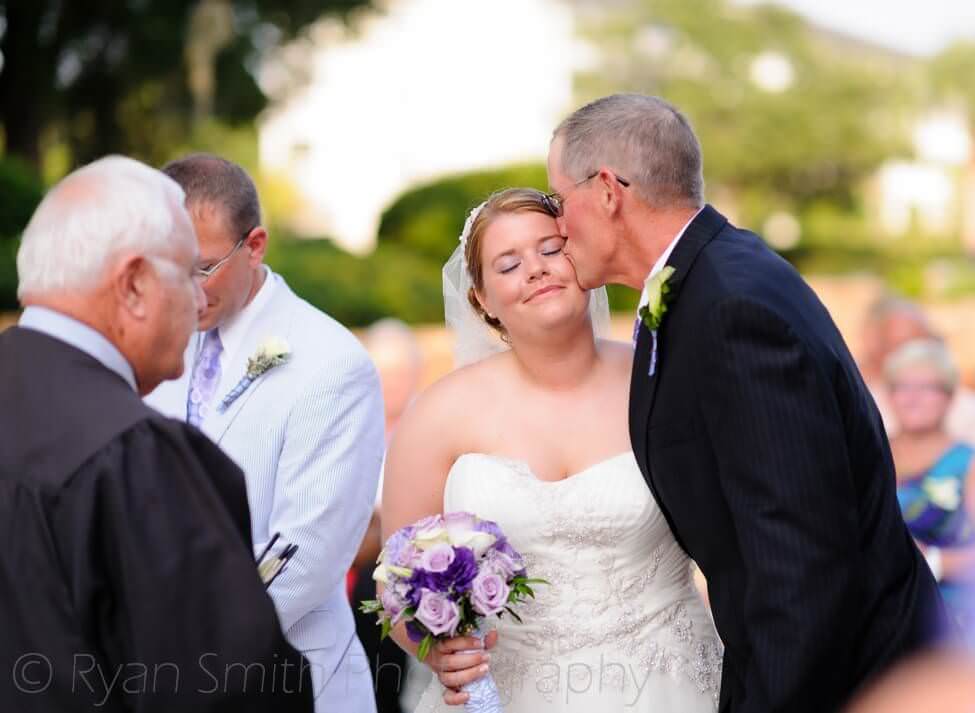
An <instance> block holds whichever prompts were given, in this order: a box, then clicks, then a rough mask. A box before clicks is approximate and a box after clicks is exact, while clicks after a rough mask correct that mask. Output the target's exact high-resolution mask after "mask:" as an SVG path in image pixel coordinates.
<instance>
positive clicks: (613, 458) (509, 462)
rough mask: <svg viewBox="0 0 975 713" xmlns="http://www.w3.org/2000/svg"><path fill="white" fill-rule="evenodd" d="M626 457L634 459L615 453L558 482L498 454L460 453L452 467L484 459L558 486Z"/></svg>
mask: <svg viewBox="0 0 975 713" xmlns="http://www.w3.org/2000/svg"><path fill="white" fill-rule="evenodd" d="M627 456H629V457H630V458H633V457H634V456H633V451H630V450H626V451H622V452H620V453H617V454H616V455H613V456H609V457H608V458H603V459H602V460H600V461H597V462H595V463H593V464H592V465H588V466H586V467H585V468H583V469H582V470H579V471H576V472H575V473H572V474H570V475H567V476H566V477H564V478H559V479H558V480H548V479H546V478H539V477H538V475H537V474H536V473H535V471H534V470H532V467H531V464H529V463H528V461H526V460H523V459H521V458H512V457H510V456H505V455H500V454H498V453H482V452H479V451H471V452H469V453H462V454H461V455H459V456H457V459H456V460H455V461H454V466H456V465H457V464H458V463H460V461H461V460H462V459H464V458H486V459H488V460H493V461H495V462H498V463H501V464H502V465H507V466H511V467H514V468H516V469H517V470H519V471H521V472H523V473H525V474H526V475H529V476H531V478H532V479H533V480H535V481H537V482H539V483H542V484H544V485H558V484H560V483H566V482H568V481H570V480H575V479H576V478H579V477H581V476H584V475H588V474H591V473H592V472H593V471H595V470H597V469H599V468H600V467H602V466H604V465H609V464H610V463H615V462H616V461H618V460H621V459H622V458H625V457H627ZM454 466H451V472H453V470H454ZM449 477H450V476H449V475H448V479H449Z"/></svg>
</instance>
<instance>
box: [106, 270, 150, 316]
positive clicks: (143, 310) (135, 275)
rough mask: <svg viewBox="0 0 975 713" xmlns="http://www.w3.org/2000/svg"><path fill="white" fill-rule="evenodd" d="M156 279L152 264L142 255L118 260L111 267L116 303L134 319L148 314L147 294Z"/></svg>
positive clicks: (112, 286)
mask: <svg viewBox="0 0 975 713" xmlns="http://www.w3.org/2000/svg"><path fill="white" fill-rule="evenodd" d="M157 279H158V276H157V275H156V274H155V270H154V268H153V266H152V264H151V263H150V262H149V260H147V259H146V258H145V257H144V256H142V255H132V256H129V257H125V258H123V259H121V260H119V261H118V262H117V263H116V264H115V266H114V267H113V268H112V273H111V288H112V291H113V292H114V294H115V298H116V301H117V304H118V305H119V307H120V308H121V309H124V310H126V311H127V312H128V313H129V314H131V315H132V316H133V317H134V318H136V319H145V318H146V317H147V316H148V304H149V299H148V295H149V292H150V290H152V289H153V283H154V281H155V280H157Z"/></svg>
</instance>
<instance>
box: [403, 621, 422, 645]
mask: <svg viewBox="0 0 975 713" xmlns="http://www.w3.org/2000/svg"><path fill="white" fill-rule="evenodd" d="M406 635H407V636H408V637H410V641H412V642H413V643H414V644H419V643H420V642H421V641H423V637H425V636H426V635H427V634H426V632H425V631H424V630H423V629H421V628H420V625H419V624H417V623H416V622H415V621H413V620H412V619H410V620H409V621H408V622H406Z"/></svg>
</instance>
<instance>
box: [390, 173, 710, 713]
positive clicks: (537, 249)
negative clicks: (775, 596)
mask: <svg viewBox="0 0 975 713" xmlns="http://www.w3.org/2000/svg"><path fill="white" fill-rule="evenodd" d="M564 245H565V239H564V238H563V237H562V236H561V235H560V234H559V230H558V227H557V225H556V221H555V217H554V211H553V210H552V206H551V204H550V203H549V201H548V200H547V198H546V196H545V195H544V194H542V193H540V192H538V191H535V190H531V189H523V188H516V189H509V190H506V191H502V192H500V193H496V194H494V195H493V196H491V197H490V198H489V199H488V200H487V201H486V202H485V203H484V204H482V206H481V207H480V208H479V209H476V210H475V211H474V212H473V213H472V214H471V217H470V218H468V221H467V224H466V225H465V227H464V233H463V234H462V235H461V245H460V247H459V248H458V249H457V252H456V253H455V255H454V257H453V258H451V261H450V262H448V264H447V266H446V267H445V270H444V276H445V297H446V299H447V317H448V323H449V324H450V325H451V326H452V327H453V328H454V329H455V331H457V332H458V335H457V336H458V354H457V357H458V362H459V364H461V368H459V369H457V370H456V371H454V372H453V373H451V374H450V375H448V376H446V377H445V378H443V379H442V380H441V381H439V382H438V383H436V384H435V385H433V386H432V387H430V388H429V389H428V390H427V391H426V392H425V393H424V394H423V396H422V397H421V398H420V399H419V400H418V401H417V402H416V403H415V404H414V405H413V407H412V409H411V410H410V411H409V412H408V413H407V415H406V416H405V417H404V418H403V419H402V421H401V422H400V425H399V427H398V429H397V432H396V436H395V438H394V441H393V443H392V444H391V446H390V450H389V453H388V458H387V462H386V471H385V485H384V490H383V503H382V523H383V530H384V536H388V535H389V534H391V533H392V532H394V531H395V530H397V529H399V528H400V527H402V526H404V525H408V524H410V523H412V522H415V521H417V520H419V519H420V518H422V517H424V516H426V515H430V514H432V513H438V512H450V511H456V510H466V511H471V512H474V513H476V514H477V515H479V516H480V517H484V518H487V519H490V520H494V521H496V522H497V523H498V524H499V525H500V526H501V528H502V529H503V530H504V532H505V534H506V535H507V536H508V538H509V540H510V541H511V543H512V545H513V546H514V547H515V548H516V549H517V550H518V551H519V552H521V553H522V555H524V557H525V563H526V566H527V569H528V574H529V576H530V577H540V578H543V579H546V580H547V581H548V582H549V583H550V585H549V586H545V585H538V586H537V587H536V595H537V599H536V600H534V601H532V602H530V603H529V604H528V605H526V606H522V607H521V608H520V610H519V614H521V617H522V619H523V621H524V623H522V624H519V623H517V622H515V621H513V620H512V619H511V618H508V617H505V618H504V619H502V620H497V619H492V620H491V621H490V622H489V626H492V627H495V628H496V633H495V632H492V633H490V634H488V636H487V637H486V639H485V644H484V645H483V646H482V645H481V644H480V642H478V641H477V640H476V639H472V638H456V639H451V640H449V641H446V642H443V643H441V644H438V645H437V646H435V647H434V648H433V649H432V650H431V653H430V655H429V656H428V658H427V659H426V663H427V665H429V666H430V668H431V669H432V670H433V671H434V673H435V674H436V675H437V677H439V680H438V679H437V678H434V679H433V681H432V682H431V684H430V686H429V688H428V689H427V690H426V691H425V692H424V694H423V696H422V698H421V700H420V704H419V707H418V709H417V713H433V712H441V711H449V710H457V709H452V708H450V707H449V706H448V704H452V705H458V704H462V703H463V702H464V701H465V700H466V694H465V693H463V692H462V691H461V690H460V688H461V686H462V685H464V684H465V683H468V682H470V681H473V680H475V679H477V678H479V677H481V676H483V675H484V673H485V672H486V671H488V670H489V671H490V672H491V674H492V675H493V677H494V679H495V681H496V683H497V686H498V689H499V691H500V693H501V700H502V703H503V704H504V708H505V711H506V713H535V712H536V711H540V712H543V713H544V712H545V711H552V712H554V711H586V712H587V713H592V712H593V711H596V712H599V713H602V712H604V711H606V712H608V711H623V710H633V711H661V710H663V711H671V712H672V713H698V712H700V713H705V712H710V711H713V710H716V708H717V700H718V688H719V685H720V679H721V654H722V651H721V644H720V642H719V640H718V637H717V634H716V633H715V630H714V627H713V625H712V622H711V618H710V616H709V614H708V611H707V609H706V608H705V606H704V603H703V602H702V601H701V599H700V597H699V596H698V594H697V591H696V589H695V587H694V585H693V582H692V578H691V571H690V561H689V560H688V558H687V556H686V555H685V553H684V552H683V550H681V549H680V547H679V546H678V545H677V543H676V541H675V540H674V537H673V535H672V534H671V532H670V529H669V528H668V526H667V523H666V521H665V519H664V517H663V515H662V513H661V511H660V510H659V509H658V507H657V505H656V503H655V502H654V500H653V497H652V495H651V494H650V491H649V489H648V488H647V486H646V484H645V482H644V480H643V477H642V475H641V474H640V470H639V468H638V467H637V463H636V461H635V459H634V457H633V455H632V453H631V451H630V442H629V431H628V427H627V400H628V397H629V378H630V370H631V364H632V359H633V350H632V349H631V347H630V346H629V345H625V344H620V343H615V342H610V341H606V340H603V339H600V338H598V334H602V333H603V332H604V331H605V329H604V327H605V323H606V322H607V321H608V309H607V307H606V304H605V293H604V292H603V291H599V292H594V293H588V292H585V291H583V290H582V289H581V288H580V287H579V286H578V284H577V282H576V278H575V273H574V271H573V268H572V266H571V264H570V263H569V261H568V259H567V258H566V257H565V255H564V254H563V247H564ZM452 298H453V299H452ZM492 331H493V332H494V335H495V336H490V333H491V332H492ZM509 347H510V348H509ZM393 637H394V638H395V640H396V641H397V643H398V644H399V645H400V646H401V647H402V648H403V649H405V650H406V651H407V652H409V653H410V654H413V655H415V654H416V648H417V645H416V644H415V643H413V642H411V641H410V640H409V638H408V636H407V634H406V631H405V629H404V627H403V624H402V623H400V624H399V625H398V626H397V627H396V628H394V630H393ZM475 648H476V649H478V650H477V651H473V652H471V651H470V650H472V649H475ZM465 650H466V651H467V653H463V652H464V651H465Z"/></svg>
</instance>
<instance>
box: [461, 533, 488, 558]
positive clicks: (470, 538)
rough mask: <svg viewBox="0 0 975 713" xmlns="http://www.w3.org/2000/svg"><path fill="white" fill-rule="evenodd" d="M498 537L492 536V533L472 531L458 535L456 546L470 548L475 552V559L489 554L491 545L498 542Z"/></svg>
mask: <svg viewBox="0 0 975 713" xmlns="http://www.w3.org/2000/svg"><path fill="white" fill-rule="evenodd" d="M497 539H498V538H497V537H495V536H494V535H492V534H491V533H490V532H477V531H475V530H471V531H470V532H462V533H458V534H457V535H456V537H455V541H454V543H453V544H454V546H456V547H469V548H470V549H472V550H474V556H475V557H482V556H484V553H485V552H487V551H488V550H489V549H490V548H491V545H493V544H494V543H495V542H496V541H497Z"/></svg>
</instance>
